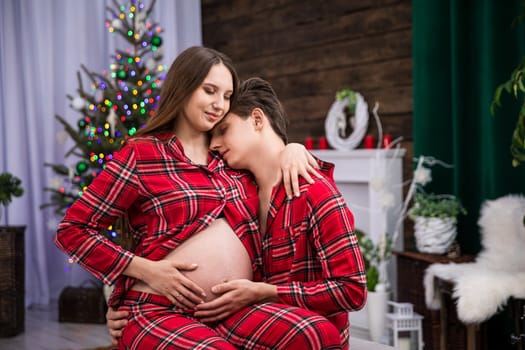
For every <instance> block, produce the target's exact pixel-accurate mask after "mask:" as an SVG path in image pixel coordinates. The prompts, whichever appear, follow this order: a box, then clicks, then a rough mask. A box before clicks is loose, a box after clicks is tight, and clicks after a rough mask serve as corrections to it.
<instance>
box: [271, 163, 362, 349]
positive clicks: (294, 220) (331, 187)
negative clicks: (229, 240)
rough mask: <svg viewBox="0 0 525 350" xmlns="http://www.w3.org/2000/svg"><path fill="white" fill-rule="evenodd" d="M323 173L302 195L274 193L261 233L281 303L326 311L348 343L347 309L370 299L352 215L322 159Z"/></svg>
mask: <svg viewBox="0 0 525 350" xmlns="http://www.w3.org/2000/svg"><path fill="white" fill-rule="evenodd" d="M320 163H321V169H322V170H323V172H324V175H325V177H323V178H321V179H316V180H315V183H314V184H311V185H310V184H307V183H306V182H304V181H303V182H302V183H301V196H300V197H296V198H293V199H291V200H289V199H287V197H286V193H285V191H284V186H280V187H279V188H277V189H276V191H275V192H274V194H273V197H272V202H271V204H270V210H269V213H268V222H267V232H266V233H265V234H264V235H263V238H262V249H263V271H264V278H265V280H266V281H267V282H268V283H271V284H275V285H277V292H278V296H279V299H280V302H282V303H285V304H288V305H295V306H298V307H301V308H305V309H308V310H313V311H315V312H317V313H319V314H320V315H324V316H326V317H327V318H328V319H329V320H330V321H332V323H333V324H334V325H336V327H337V328H338V329H339V330H340V333H341V340H342V342H343V344H348V338H349V329H348V328H349V322H348V314H347V312H348V311H355V310H359V309H361V308H362V307H363V306H364V304H365V300H366V275H365V268H364V262H363V257H362V255H361V250H360V249H359V246H358V243H357V237H356V235H355V233H354V232H353V231H354V218H353V215H352V213H351V212H350V210H349V209H348V207H347V206H346V204H345V201H344V199H343V197H342V195H341V193H340V192H339V191H338V190H337V188H336V187H335V184H334V182H333V180H332V178H333V177H332V173H333V165H332V164H329V163H326V162H320Z"/></svg>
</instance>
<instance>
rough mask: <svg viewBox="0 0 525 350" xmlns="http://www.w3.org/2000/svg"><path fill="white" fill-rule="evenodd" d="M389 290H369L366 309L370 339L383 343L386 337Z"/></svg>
mask: <svg viewBox="0 0 525 350" xmlns="http://www.w3.org/2000/svg"><path fill="white" fill-rule="evenodd" d="M389 294H390V293H389V292H388V291H375V292H370V291H369V292H368V297H367V300H366V310H367V316H368V330H369V332H370V339H372V341H374V342H376V343H383V342H384V338H385V337H386V313H387V310H388V303H387V302H388V297H389Z"/></svg>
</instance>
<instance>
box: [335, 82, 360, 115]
mask: <svg viewBox="0 0 525 350" xmlns="http://www.w3.org/2000/svg"><path fill="white" fill-rule="evenodd" d="M345 98H348V105H347V106H346V109H347V111H348V112H349V113H350V114H355V107H356V104H357V96H356V94H355V91H354V90H352V89H349V88H344V89H343V90H339V91H337V92H336V94H335V99H336V100H337V101H342V100H344V99H345Z"/></svg>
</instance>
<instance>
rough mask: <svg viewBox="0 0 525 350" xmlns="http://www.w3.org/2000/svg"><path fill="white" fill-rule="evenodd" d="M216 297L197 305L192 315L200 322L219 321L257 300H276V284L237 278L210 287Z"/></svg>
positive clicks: (257, 301)
mask: <svg viewBox="0 0 525 350" xmlns="http://www.w3.org/2000/svg"><path fill="white" fill-rule="evenodd" d="M211 290H212V292H213V293H214V294H216V295H220V296H218V297H217V298H216V299H214V300H212V301H210V302H206V303H202V304H199V305H197V311H196V312H195V314H194V316H195V317H196V318H198V319H199V320H200V321H201V322H213V321H220V320H222V319H224V318H226V317H228V316H230V315H231V314H233V313H235V312H236V311H238V310H240V309H242V308H244V307H246V306H249V305H253V304H255V303H259V302H265V301H278V300H279V299H278V297H277V286H275V285H272V284H268V283H262V282H253V281H250V280H246V279H238V280H233V281H230V282H225V283H220V284H218V285H216V286H214V287H212V289H211Z"/></svg>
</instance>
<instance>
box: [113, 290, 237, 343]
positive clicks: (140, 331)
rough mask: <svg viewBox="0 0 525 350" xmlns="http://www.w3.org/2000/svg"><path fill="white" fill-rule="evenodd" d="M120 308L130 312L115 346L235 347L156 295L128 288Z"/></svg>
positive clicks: (212, 330)
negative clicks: (126, 323)
mask: <svg viewBox="0 0 525 350" xmlns="http://www.w3.org/2000/svg"><path fill="white" fill-rule="evenodd" d="M120 309H121V310H126V311H128V312H129V313H130V318H129V322H128V325H127V326H126V328H124V330H123V331H122V338H120V340H119V349H122V350H124V349H125V350H128V349H148V350H149V349H156V350H163V349H181V350H187V349H206V350H209V349H213V350H215V349H217V350H218V349H225V350H234V349H236V348H235V347H234V346H233V345H231V344H230V343H229V342H228V341H226V340H225V339H224V338H223V337H222V336H221V335H220V334H218V333H217V332H216V331H215V330H214V329H212V328H210V327H208V326H206V325H204V324H202V323H200V322H199V321H197V320H196V319H195V318H193V317H192V316H191V314H189V313H185V312H183V311H178V310H177V309H176V308H175V307H174V306H173V304H171V303H170V301H169V300H168V299H166V298H165V297H163V296H160V295H154V294H148V293H141V292H136V291H133V290H132V291H129V292H128V293H126V296H125V297H124V299H123V306H122V307H121V308H120Z"/></svg>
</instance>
